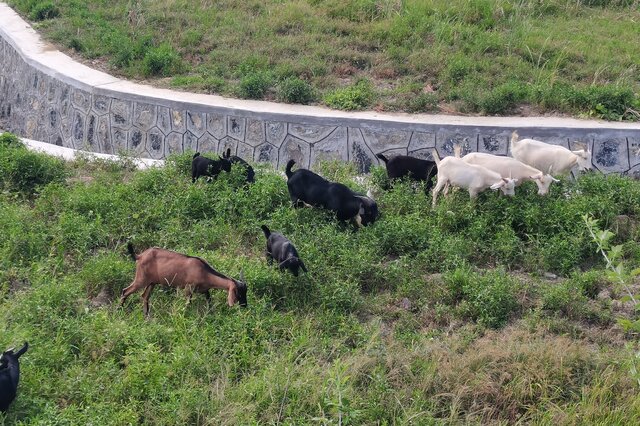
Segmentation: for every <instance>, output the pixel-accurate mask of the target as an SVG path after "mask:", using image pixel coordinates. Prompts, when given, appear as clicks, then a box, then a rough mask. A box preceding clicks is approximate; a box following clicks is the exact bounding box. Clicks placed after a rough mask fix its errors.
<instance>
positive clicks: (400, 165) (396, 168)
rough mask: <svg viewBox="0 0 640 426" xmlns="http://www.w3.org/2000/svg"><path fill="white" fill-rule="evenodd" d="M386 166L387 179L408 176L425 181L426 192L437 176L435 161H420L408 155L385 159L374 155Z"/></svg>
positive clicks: (379, 155) (380, 155)
mask: <svg viewBox="0 0 640 426" xmlns="http://www.w3.org/2000/svg"><path fill="white" fill-rule="evenodd" d="M376 157H378V158H379V159H381V160H382V161H384V164H385V165H386V166H387V176H389V179H400V178H403V177H405V176H409V177H410V178H411V179H413V180H417V181H425V182H426V183H427V186H426V188H425V189H426V190H427V191H428V190H429V189H431V187H432V186H433V182H432V178H433V177H434V176H436V175H437V174H438V166H437V165H436V162H435V161H430V160H422V159H420V158H416V157H411V156H408V155H397V156H395V157H393V158H391V159H387V157H385V156H384V155H382V154H378V155H376Z"/></svg>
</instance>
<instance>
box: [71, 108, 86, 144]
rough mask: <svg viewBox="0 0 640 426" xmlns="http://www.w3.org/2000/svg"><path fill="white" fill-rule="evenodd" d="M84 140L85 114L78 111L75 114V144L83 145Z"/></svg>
mask: <svg viewBox="0 0 640 426" xmlns="http://www.w3.org/2000/svg"><path fill="white" fill-rule="evenodd" d="M83 142H84V114H82V113H81V112H80V111H76V112H75V113H74V115H73V144H74V145H75V146H82V144H83Z"/></svg>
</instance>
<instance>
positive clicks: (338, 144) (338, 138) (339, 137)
mask: <svg viewBox="0 0 640 426" xmlns="http://www.w3.org/2000/svg"><path fill="white" fill-rule="evenodd" d="M348 158H349V154H348V146H347V128H346V127H338V128H336V129H335V130H334V131H333V132H332V133H331V134H330V135H329V136H327V137H326V138H325V139H323V140H322V141H320V142H316V143H315V144H314V145H313V149H312V150H311V164H312V165H314V164H317V163H318V162H320V161H326V160H340V161H347V160H348Z"/></svg>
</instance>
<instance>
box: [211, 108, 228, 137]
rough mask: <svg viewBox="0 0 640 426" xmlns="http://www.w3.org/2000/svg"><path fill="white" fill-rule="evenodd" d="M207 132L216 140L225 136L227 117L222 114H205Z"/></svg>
mask: <svg viewBox="0 0 640 426" xmlns="http://www.w3.org/2000/svg"><path fill="white" fill-rule="evenodd" d="M207 131H208V132H209V133H210V134H211V136H213V137H214V138H216V139H217V140H220V139H222V138H224V137H225V136H227V117H226V116H224V115H222V114H207Z"/></svg>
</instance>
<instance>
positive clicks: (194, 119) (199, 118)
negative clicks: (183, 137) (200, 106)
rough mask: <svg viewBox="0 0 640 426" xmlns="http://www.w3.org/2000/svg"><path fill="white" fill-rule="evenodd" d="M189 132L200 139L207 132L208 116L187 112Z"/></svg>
mask: <svg viewBox="0 0 640 426" xmlns="http://www.w3.org/2000/svg"><path fill="white" fill-rule="evenodd" d="M187 130H188V131H190V132H191V133H192V134H193V135H194V136H195V137H196V138H199V137H200V136H202V135H203V134H204V132H205V131H206V130H207V116H206V114H205V113H199V112H192V111H187Z"/></svg>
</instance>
